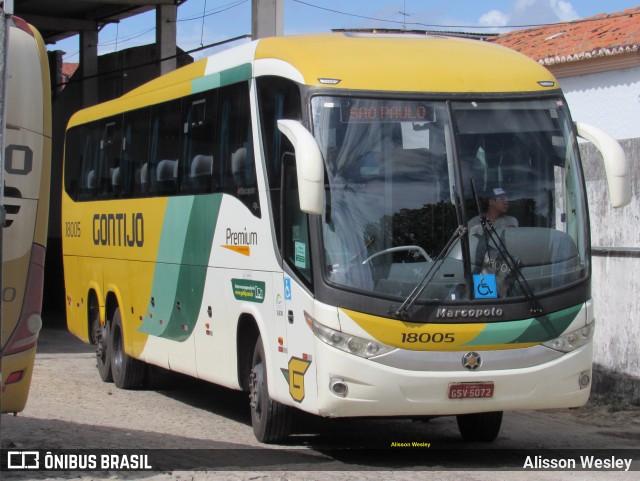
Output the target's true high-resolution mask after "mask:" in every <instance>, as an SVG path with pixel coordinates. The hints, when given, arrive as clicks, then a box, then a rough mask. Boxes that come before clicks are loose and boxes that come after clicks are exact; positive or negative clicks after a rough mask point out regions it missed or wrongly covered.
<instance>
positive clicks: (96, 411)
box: [0, 329, 640, 481]
mask: <svg viewBox="0 0 640 481" xmlns="http://www.w3.org/2000/svg"><path fill="white" fill-rule="evenodd" d="M442 419H443V420H444V419H448V418H442ZM509 419H510V421H509V422H507V423H506V424H505V425H504V426H503V431H504V433H505V434H504V436H503V435H502V434H501V436H500V437H499V439H498V440H497V441H496V443H494V445H492V446H495V447H497V448H511V447H513V446H514V445H515V446H516V447H519V448H526V449H531V448H534V449H535V448H552V449H559V448H563V447H569V448H611V449H620V448H632V449H640V406H631V405H624V404H621V403H616V404H612V403H602V402H601V403H596V402H592V403H590V404H588V405H587V406H586V407H584V408H581V409H576V410H555V411H553V412H545V413H544V414H539V413H538V412H535V411H531V412H528V413H526V414H525V415H522V416H520V417H510V418H509ZM436 421H438V420H436ZM432 423H433V425H432ZM540 423H546V424H548V425H549V426H551V427H552V429H553V431H552V432H554V433H560V435H558V434H553V435H546V436H545V435H544V434H541V433H540V432H539V431H544V429H542V430H541V429H537V426H538V425H540ZM428 425H429V428H428V429H429V430H430V431H428V432H429V434H428V435H426V434H425V431H424V428H421V427H420V428H419V427H416V426H415V423H414V424H409V423H406V424H402V423H396V424H376V423H369V424H357V423H356V424H353V425H347V427H348V428H349V429H351V428H352V429H354V430H355V431H359V430H360V431H362V432H360V433H346V434H345V435H343V433H337V434H336V433H329V434H326V435H325V436H324V437H323V436H320V437H319V438H309V437H304V436H303V437H301V438H300V439H299V442H298V443H297V445H294V446H284V447H282V446H280V447H278V446H276V447H271V448H269V449H276V450H277V449H282V448H284V449H289V450H291V449H305V451H304V452H305V453H308V455H309V458H308V464H306V465H304V464H303V465H299V466H296V467H294V468H295V469H286V470H283V471H271V470H268V471H242V470H239V471H219V472H216V471H211V470H203V471H190V472H176V471H172V472H169V471H167V472H145V473H141V472H115V471H107V472H95V473H78V472H76V473H73V472H49V473H46V472H34V473H29V472H11V473H2V474H3V476H0V477H2V478H3V479H21V480H25V479H51V480H57V479H81V480H89V479H145V480H150V481H155V480H158V481H164V480H170V479H171V480H180V481H187V480H194V481H196V480H198V481H199V480H206V479H213V480H222V479H225V480H264V481H271V480H273V481H276V480H277V481H286V480H291V481H297V480H303V479H314V480H319V481H324V480H329V479H331V480H333V479H340V480H355V479H358V480H365V481H368V480H374V479H375V480H377V479H389V480H398V481H409V480H411V481H413V480H414V479H415V478H416V476H417V475H419V472H416V471H388V470H384V471H372V470H370V469H372V468H371V467H369V468H368V469H369V470H367V471H366V472H358V471H352V470H350V468H348V467H347V468H346V469H347V470H346V471H343V469H345V468H344V467H340V465H338V468H337V469H339V470H340V472H335V471H314V464H313V463H314V459H316V460H317V461H322V462H324V461H326V459H325V458H324V457H323V454H322V450H323V449H326V448H328V447H329V446H330V445H332V444H339V443H347V444H348V445H351V444H356V445H357V443H360V442H363V441H362V440H363V439H369V440H370V439H374V440H375V439H377V438H376V436H379V438H380V439H381V440H387V439H401V436H404V437H405V438H407V439H409V438H410V439H418V436H422V437H421V438H420V439H424V440H428V441H429V442H434V443H440V444H441V445H443V446H445V447H454V448H455V447H457V446H460V444H459V440H458V434H457V432H456V429H455V421H451V420H448V421H442V422H437V423H434V422H433V421H432V422H431V423H429V424H428ZM343 428H344V426H342V428H340V429H343ZM418 429H422V430H421V431H419V430H418ZM386 430H391V431H393V430H397V433H398V434H397V435H395V434H389V432H386V433H385V432H377V431H386ZM522 430H524V431H526V432H525V433H522V432H520V431H522ZM509 433H512V434H509ZM516 433H518V434H517V436H516ZM563 433H566V434H563ZM390 436H391V437H390ZM394 436H395V437H394ZM518 436H519V437H518ZM383 442H384V441H383ZM0 447H1V448H3V449H18V450H28V449H123V448H136V449H182V448H184V449H186V448H188V449H223V450H224V449H226V450H227V451H226V452H229V453H231V452H233V453H236V454H237V453H242V451H241V450H247V451H245V452H246V453H248V454H247V456H250V455H251V454H252V453H253V454H255V453H256V452H257V453H259V454H260V453H263V451H257V450H262V449H265V446H264V445H261V444H260V443H258V442H257V441H256V440H255V437H254V435H253V431H252V429H251V426H250V421H249V411H248V403H247V400H246V396H245V395H244V394H242V393H236V392H233V391H229V390H225V389H220V388H216V387H213V386H210V385H206V384H203V383H198V382H195V383H188V384H187V385H186V386H185V388H184V389H180V390H174V391H153V390H146V391H123V390H119V389H117V388H116V387H115V386H114V385H113V384H107V383H103V382H101V381H100V380H99V377H98V374H97V371H96V369H95V356H94V354H93V348H92V347H91V346H87V345H84V344H82V343H81V342H80V341H78V340H77V339H75V338H73V337H72V336H70V335H69V334H68V333H67V332H66V331H65V330H64V329H56V330H47V331H46V332H44V333H43V335H42V336H41V341H40V345H39V351H38V355H37V357H36V365H35V370H34V376H33V381H32V388H31V393H30V397H29V401H28V403H27V407H26V409H25V411H24V412H22V413H20V414H19V415H18V416H12V415H2V418H1V435H0ZM308 448H311V449H310V450H309V449H308ZM273 454H274V455H277V451H273ZM461 456H464V452H463V451H461ZM242 459H243V458H242V455H240V461H239V465H240V466H242ZM246 459H247V463H248V464H247V465H248V466H251V460H250V458H249V457H247V458H246ZM274 459H277V458H274ZM636 459H637V458H636ZM637 464H638V461H635V462H634V468H635V469H636V470H638V469H640V466H637ZM373 467H375V463H373ZM289 468H290V466H289ZM4 474H9V475H10V476H8V477H6V476H4ZM423 474H424V473H423ZM428 474H429V477H430V478H431V479H446V480H448V479H460V477H461V476H462V477H463V478H464V479H465V480H471V481H472V480H480V479H494V480H498V481H499V480H505V481H506V480H509V481H512V480H514V479H525V477H526V476H527V475H535V476H532V477H528V478H527V479H541V480H547V479H549V480H552V479H553V480H555V479H563V480H564V479H570V480H574V479H575V480H583V479H584V480H587V479H589V480H590V479H594V473H593V472H591V473H589V472H584V471H583V472H579V471H578V472H566V471H565V472H553V471H536V472H535V473H531V472H522V471H520V472H505V471H501V472H495V473H486V472H483V471H466V472H461V471H449V472H446V471H438V472H435V471H430V472H429V473H428ZM421 477H422V476H421ZM597 477H598V479H638V471H635V472H626V473H621V472H598V473H597Z"/></svg>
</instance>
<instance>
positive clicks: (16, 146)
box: [0, 17, 51, 413]
mask: <svg viewBox="0 0 640 481" xmlns="http://www.w3.org/2000/svg"><path fill="white" fill-rule="evenodd" d="M6 34H7V35H8V49H7V76H6V85H5V89H6V95H5V102H6V104H5V115H6V120H5V123H6V126H5V137H4V141H5V142H4V171H3V178H4V179H3V180H4V182H3V187H4V192H3V198H2V203H3V206H4V211H5V213H6V216H5V219H4V225H3V227H2V314H1V322H0V324H1V325H2V337H1V339H2V342H1V345H2V351H1V367H2V393H1V397H0V400H1V404H2V412H3V413H17V412H20V411H22V410H23V409H24V407H25V405H26V403H27V398H28V396H29V387H30V385H31V376H32V374H33V363H34V360H35V355H36V347H37V342H38V335H39V332H40V328H41V327H42V319H41V311H42V289H43V284H44V260H45V251H46V246H47V226H48V222H49V186H50V178H51V85H50V80H49V61H48V59H47V52H46V48H45V45H44V42H43V40H42V37H41V36H40V34H39V33H38V31H37V30H36V29H35V28H33V27H32V26H31V25H28V24H27V23H26V22H25V21H24V20H22V19H20V18H18V17H10V19H9V20H8V29H7V30H6Z"/></svg>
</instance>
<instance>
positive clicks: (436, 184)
mask: <svg viewBox="0 0 640 481" xmlns="http://www.w3.org/2000/svg"><path fill="white" fill-rule="evenodd" d="M312 113H313V130H314V135H315V138H316V140H317V142H318V144H319V146H320V149H321V151H322V153H323V155H324V159H325V163H326V171H327V186H326V206H325V211H324V214H323V221H322V226H323V227H322V239H323V243H324V255H325V266H326V269H325V276H326V279H327V280H328V281H329V282H330V283H332V284H333V285H335V286H337V287H341V288H346V289H350V290H356V291H360V292H363V293H369V294H371V295H376V296H382V297H389V298H394V297H397V298H406V297H407V296H409V295H410V294H411V293H412V292H413V291H414V289H415V288H416V286H418V285H419V284H420V283H421V282H423V281H424V279H425V278H427V279H428V281H427V282H426V283H425V285H424V286H422V288H421V291H420V296H419V298H418V300H419V301H421V302H428V301H438V302H442V301H445V300H451V301H459V300H472V299H503V298H516V297H521V296H530V295H534V296H538V295H539V294H540V293H543V292H545V291H549V290H551V289H556V288H560V287H565V286H567V285H569V284H572V283H575V282H577V281H580V280H582V279H584V278H585V277H586V276H587V275H588V265H587V262H588V260H587V259H588V257H587V254H588V252H587V238H588V237H587V236H588V232H587V227H586V217H587V216H586V206H585V198H584V196H585V194H584V189H583V182H582V177H581V171H580V168H579V164H578V154H577V147H576V140H575V136H574V134H573V131H572V129H571V122H570V119H569V116H568V113H567V110H566V107H565V105H564V101H563V100H562V99H561V98H547V99H537V100H505V101H495V100H494V101H486V100H466V101H461V100H457V101H454V102H445V101H433V100H419V99H418V100H416V99H413V100H396V99H373V98H355V97H328V96H317V97H314V98H313V100H312ZM460 226H463V227H466V234H465V235H464V236H460V237H459V238H455V237H456V233H457V232H460V231H459V229H458V228H459V227H460ZM452 239H454V240H455V242H453V243H452V242H451V240H452Z"/></svg>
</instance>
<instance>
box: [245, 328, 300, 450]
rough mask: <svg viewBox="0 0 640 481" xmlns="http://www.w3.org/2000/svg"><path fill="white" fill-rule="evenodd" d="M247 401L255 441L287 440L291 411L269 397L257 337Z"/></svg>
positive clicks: (289, 430)
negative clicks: (249, 405) (248, 402)
mask: <svg viewBox="0 0 640 481" xmlns="http://www.w3.org/2000/svg"><path fill="white" fill-rule="evenodd" d="M249 401H250V404H251V425H252V426H253V433H254V434H255V436H256V439H257V440H258V441H260V442H262V443H277V442H282V441H284V440H286V439H287V437H288V436H289V433H290V432H291V418H292V415H293V413H292V411H291V408H290V407H289V406H285V405H284V404H281V403H279V402H277V401H273V400H272V399H271V398H270V397H269V388H268V386H267V369H266V363H265V357H264V347H263V345H262V338H261V337H258V340H257V341H256V346H255V349H254V350H253V360H252V362H251V373H250V374H249Z"/></svg>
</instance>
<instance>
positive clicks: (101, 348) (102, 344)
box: [95, 322, 107, 364]
mask: <svg viewBox="0 0 640 481" xmlns="http://www.w3.org/2000/svg"><path fill="white" fill-rule="evenodd" d="M95 340H96V356H97V358H98V361H99V362H100V363H101V364H105V363H106V361H107V329H106V327H105V326H102V325H100V323H99V322H98V326H97V327H96V329H95Z"/></svg>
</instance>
